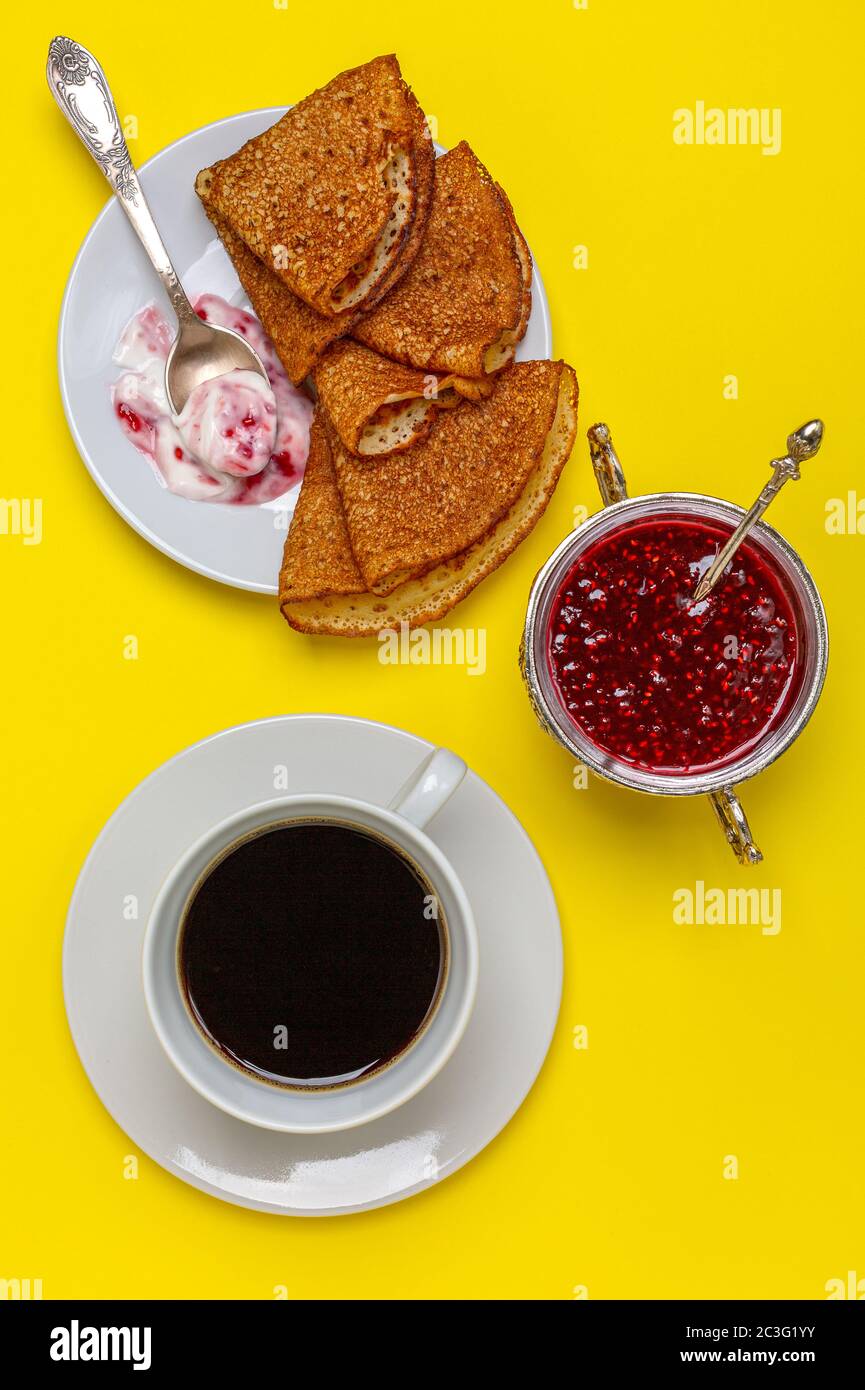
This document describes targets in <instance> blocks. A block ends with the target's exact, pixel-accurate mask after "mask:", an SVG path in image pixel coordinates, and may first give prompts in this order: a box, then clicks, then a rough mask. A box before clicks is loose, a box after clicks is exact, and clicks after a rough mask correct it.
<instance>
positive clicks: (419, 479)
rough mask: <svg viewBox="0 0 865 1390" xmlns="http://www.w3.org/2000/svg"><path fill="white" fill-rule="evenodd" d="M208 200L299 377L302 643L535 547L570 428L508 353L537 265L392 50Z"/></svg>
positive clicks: (296, 616) (290, 118) (283, 601)
mask: <svg viewBox="0 0 865 1390" xmlns="http://www.w3.org/2000/svg"><path fill="white" fill-rule="evenodd" d="M196 189H197V191H198V194H199V196H200V198H201V200H202V202H203V204H204V207H205V209H206V211H207V214H208V216H209V217H210V218H211V220H212V222H213V223H214V225H215V227H216V229H217V231H218V232H219V235H220V237H221V239H222V241H223V244H224V246H225V248H226V250H227V251H228V254H229V255H230V257H231V259H232V261H233V263H234V266H235V269H236V270H237V273H238V276H239V278H240V280H241V283H242V284H243V286H244V289H245V290H246V292H247V294H248V295H249V298H250V300H251V303H252V306H253V309H254V310H255V312H256V314H257V315H258V317H259V319H260V320H261V322H262V324H263V326H264V328H265V329H266V331H267V332H268V334H269V335H270V337H271V338H272V339H273V342H274V345H275V347H276V350H277V353H278V354H279V357H280V358H281V360H282V362H283V364H284V366H285V368H286V371H287V372H288V374H289V376H290V377H291V378H292V380H293V381H294V382H295V383H296V384H299V383H300V382H302V381H304V380H306V379H307V378H308V377H311V380H312V383H313V385H314V389H315V393H316V396H317V404H316V409H315V415H314V419H313V424H312V431H311V438H310V453H309V460H308V463H307V468H306V473H305V476H304V481H303V485H302V488H301V492H300V496H299V498H298V502H297V507H296V510H295V514H294V517H293V520H292V525H291V529H290V531H289V534H288V537H287V540H286V545H285V555H284V560H283V567H282V571H281V574H280V585H279V598H280V607H281V609H282V611H283V613H284V615H285V617H286V618H287V619H288V622H289V623H290V624H291V625H292V627H295V628H297V629H299V630H300V631H304V632H315V633H331V634H340V635H346V636H361V635H366V634H370V633H375V632H377V631H380V630H381V629H382V628H385V627H392V626H393V625H394V624H399V623H400V622H406V623H408V624H410V625H411V626H417V625H419V624H421V623H425V622H429V621H432V620H434V619H438V618H441V617H443V616H444V615H445V614H446V613H447V612H448V611H449V610H450V609H451V608H452V607H453V606H454V604H455V603H458V602H459V601H460V599H462V598H463V597H465V595H466V594H467V593H468V592H469V591H470V590H471V589H472V588H474V586H475V585H476V584H477V583H479V582H480V580H481V579H483V578H484V577H485V576H486V575H487V574H489V573H490V572H491V571H492V570H493V569H495V568H496V567H497V566H498V565H499V564H501V562H502V561H503V560H504V559H505V558H506V557H507V556H508V555H509V554H510V552H511V551H512V550H513V549H514V548H515V546H517V545H518V544H519V543H520V541H521V540H523V539H524V537H525V536H526V535H528V533H529V531H530V530H531V529H532V527H533V526H534V525H535V523H536V521H537V520H538V518H539V517H540V516H541V514H542V513H543V510H544V508H545V507H546V504H547V502H548V501H549V498H550V496H551V495H552V492H553V489H554V487H555V485H556V482H557V480H558V477H559V474H560V472H561V470H562V468H563V466H564V464H565V462H566V461H567V458H568V456H569V454H570V451H571V448H572V446H573V442H574V437H575V434H576V408H577V383H576V378H575V376H574V373H573V371H572V369H571V368H570V367H568V366H567V365H566V364H565V363H563V362H520V363H514V360H513V359H514V354H515V351H516V347H517V344H518V343H519V342H520V340H521V339H522V337H523V336H524V334H525V331H526V327H527V325H528V320H529V313H530V310H531V274H532V266H531V257H530V255H529V251H528V247H527V246H526V244H525V241H524V240H523V237H522V235H521V233H520V231H519V228H518V227H517V224H516V221H515V219H514V215H513V212H512V210H511V206H510V203H509V202H508V199H507V197H506V195H505V194H504V192H503V190H502V189H501V188H500V187H499V186H498V184H496V183H495V182H494V181H493V180H492V178H491V177H490V175H489V174H488V172H487V170H486V169H485V168H484V166H483V165H482V164H481V163H480V161H479V160H478V159H477V158H476V156H475V155H474V154H473V152H472V151H471V149H470V148H469V146H468V145H467V144H465V143H462V144H460V145H458V146H456V147H455V148H454V149H453V150H451V151H450V152H449V153H448V154H445V155H443V156H442V157H441V158H440V159H435V157H434V151H433V148H432V143H431V141H430V139H429V136H428V133H427V130H426V123H425V120H424V117H423V113H422V112H421V110H420V107H419V106H418V104H417V102H416V100H415V98H414V96H413V95H412V93H411V91H410V89H409V88H408V86H407V85H406V84H405V82H404V81H403V78H402V75H401V73H400V70H399V65H398V63H397V61H396V58H394V57H392V56H391V57H385V58H377V59H374V60H373V61H372V62H371V63H367V64H365V65H364V66H363V67H361V68H356V69H353V70H352V71H350V72H346V73H342V74H341V75H340V76H339V77H337V78H335V79H334V80H333V81H332V82H331V83H329V84H328V86H326V87H324V88H322V89H321V90H320V91H318V92H315V93H313V95H312V96H310V97H307V98H306V100H305V101H302V102H300V103H299V105H297V106H295V107H293V108H292V109H291V110H290V111H289V112H287V114H286V115H285V116H284V117H283V118H282V119H281V120H280V121H278V122H277V124H276V125H275V126H273V127H272V128H271V129H270V130H268V131H266V132H265V133H264V134H263V135H261V136H259V137H257V139H255V140H251V141H250V142H249V143H248V144H247V145H245V146H244V147H243V148H242V149H241V150H239V151H238V153H237V154H235V155H232V156H231V157H230V158H228V159H226V160H223V161H222V162H221V163H219V164H217V165H214V166H213V168H211V169H205V170H203V171H202V173H201V174H199V176H198V179H197V181H196Z"/></svg>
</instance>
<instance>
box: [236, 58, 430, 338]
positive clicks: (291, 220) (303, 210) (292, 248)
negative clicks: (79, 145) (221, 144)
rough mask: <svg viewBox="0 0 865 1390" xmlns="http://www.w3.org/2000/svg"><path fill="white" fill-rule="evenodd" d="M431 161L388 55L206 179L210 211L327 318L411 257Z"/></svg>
mask: <svg viewBox="0 0 865 1390" xmlns="http://www.w3.org/2000/svg"><path fill="white" fill-rule="evenodd" d="M434 163H435V155H434V151H433V146H432V142H431V140H430V138H429V133H428V131H427V129H426V122H425V119H424V115H423V112H422V111H421V109H420V107H419V105H418V103H417V101H416V99H415V97H414V95H413V93H412V91H411V89H410V87H409V86H408V84H407V83H406V82H405V81H404V80H403V77H402V74H401V72H400V68H399V63H398V62H397V60H396V58H395V57H394V56H393V54H390V55H388V56H386V57H381V58H375V59H373V60H372V62H369V63H365V64H364V65H363V66H362V67H358V68H352V69H351V70H350V71H348V72H343V73H340V74H339V76H338V77H335V78H334V79H333V81H332V82H329V83H328V84H327V86H326V87H322V88H320V89H319V90H318V91H316V92H313V93H312V95H311V96H308V97H306V98H305V99H304V100H303V101H301V102H299V103H298V104H297V106H294V107H292V108H291V110H289V111H287V112H286V114H285V115H284V116H283V117H282V118H281V120H279V121H277V122H276V124H275V125H273V126H271V127H270V129H269V130H266V131H265V132H264V133H263V134H262V135H259V136H256V137H255V139H253V140H249V141H248V142H247V143H246V144H245V145H244V146H243V148H242V149H240V150H238V151H237V153H236V154H233V155H230V156H229V157H228V158H227V159H223V160H221V161H220V162H219V163H218V164H215V165H214V166H213V167H212V169H210V170H209V171H208V178H209V189H208V198H209V202H210V205H211V206H212V207H213V209H214V210H215V211H216V213H217V214H218V215H219V217H220V218H222V219H223V220H224V222H225V223H226V224H227V225H228V226H229V227H230V228H231V230H232V231H233V232H234V233H235V234H236V235H237V236H238V237H240V239H241V240H242V241H244V242H245V243H246V245H247V246H248V247H249V249H250V250H251V251H252V252H253V253H254V254H255V255H256V256H257V257H258V259H259V260H260V261H262V262H263V263H264V265H265V266H267V267H268V268H269V269H270V270H272V271H273V272H274V274H275V275H276V276H277V278H278V279H279V280H280V281H281V283H283V284H284V285H285V286H286V287H287V288H288V289H289V290H291V292H292V293H293V294H295V295H297V296H298V297H299V298H300V299H302V300H304V302H305V303H307V304H308V305H310V307H311V308H313V309H315V310H316V311H317V313H319V314H321V315H322V316H324V317H325V318H333V317H334V316H336V315H340V314H342V313H344V312H345V311H347V310H351V309H357V308H360V307H361V306H363V305H369V304H371V303H372V302H373V296H374V295H375V294H376V292H379V293H384V292H385V291H386V290H387V289H388V288H390V287H391V286H392V285H393V284H394V283H395V282H396V280H397V278H398V276H399V275H401V274H402V273H404V271H405V270H406V269H407V267H408V265H409V264H410V262H411V259H412V258H413V256H414V255H415V254H416V253H417V250H418V248H419V246H420V242H421V239H422V236H423V231H424V226H425V223H426V220H427V214H428V211H429V204H430V199H431V195H432V183H433V165H434Z"/></svg>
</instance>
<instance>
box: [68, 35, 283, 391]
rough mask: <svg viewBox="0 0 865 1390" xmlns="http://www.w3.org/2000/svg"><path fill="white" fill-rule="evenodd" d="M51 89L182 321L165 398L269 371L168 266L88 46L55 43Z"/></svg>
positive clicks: (102, 76) (169, 365)
mask: <svg viewBox="0 0 865 1390" xmlns="http://www.w3.org/2000/svg"><path fill="white" fill-rule="evenodd" d="M47 75H48V85H49V87H50V88H51V91H52V94H53V96H54V99H55V101H56V102H57V105H58V106H59V107H60V110H61V111H62V112H63V114H64V116H65V117H66V119H67V120H68V121H69V124H70V125H71V126H72V129H73V130H74V131H75V133H76V135H77V136H78V137H79V139H80V140H81V142H82V144H83V145H84V147H85V149H86V150H87V151H88V152H89V153H90V154H91V155H92V156H93V158H94V159H95V160H96V163H97V164H98V165H99V167H100V169H101V170H102V172H103V174H104V175H105V177H106V178H107V180H108V182H109V183H110V184H111V187H112V188H113V189H114V192H115V193H116V195H117V198H118V201H119V203H120V206H121V207H122V208H123V211H124V212H125V213H126V216H127V217H128V218H129V221H130V223H131V225H132V228H133V230H134V231H135V233H136V235H137V236H138V239H139V241H140V242H141V244H142V246H143V247H144V249H145V251H146V252H147V254H148V256H149V257H150V260H151V263H152V265H153V268H154V270H155V271H156V273H157V275H158V276H159V278H160V280H161V281H162V283H163V285H164V286H165V290H166V293H167V295H168V298H169V299H170V301H171V306H172V308H173V309H174V312H175V314H176V315H177V323H178V332H177V337H176V338H175V340H174V342H173V344H172V347H171V351H170V352H169V354H168V360H167V362H166V364H165V394H166V396H167V397H168V403H169V405H170V406H171V409H172V410H173V411H174V413H175V414H178V413H179V412H180V411H181V410H182V409H183V407H184V405H185V404H186V401H187V399H188V397H189V394H190V392H191V391H192V390H193V388H194V387H196V386H198V385H199V384H200V383H201V382H202V381H209V380H210V378H211V377H215V376H222V375H224V373H225V372H230V371H233V370H235V369H237V368H240V369H241V370H244V371H249V372H257V373H258V374H259V375H260V376H263V377H264V379H265V381H267V372H266V371H265V370H264V367H263V366H262V364H261V361H260V359H259V357H258V355H257V353H255V352H253V350H252V348H251V347H250V346H249V344H248V343H247V342H245V341H244V339H243V338H241V336H240V335H239V334H238V333H234V332H232V330H231V329H230V328H218V327H217V326H216V325H215V324H212V323H204V322H203V320H202V319H200V318H199V317H198V315H197V314H196V312H195V310H194V309H193V307H192V305H191V304H190V302H189V300H188V299H187V297H186V293H185V291H184V289H183V286H182V285H181V283H180V280H179V278H178V275H177V271H176V270H175V269H174V266H173V265H172V264H171V259H170V257H169V255H168V252H167V251H166V249H165V246H164V244H163V241H162V238H161V237H160V235H159V232H158V231H157V229H156V223H155V222H154V220H153V216H152V214H151V211H150V208H149V207H148V206H147V202H146V200H145V197H144V193H143V192H142V189H141V184H140V183H139V181H138V174H137V173H136V171H135V168H134V166H133V163H132V159H131V157H130V154H129V150H128V148H127V145H126V141H125V140H124V138H123V131H122V129H121V127H120V121H119V119H118V116H117V109H116V107H115V105H114V99H113V97H112V95H111V90H110V88H109V86H108V82H107V81H106V78H105V74H104V72H103V71H102V69H101V67H100V66H99V64H98V63H97V61H96V59H95V58H94V57H93V54H92V53H88V51H87V49H86V48H82V46H81V44H78V43H75V42H74V41H73V40H72V39H66V38H62V37H59V38H56V39H52V41H51V45H50V47H49V49H48V74H47Z"/></svg>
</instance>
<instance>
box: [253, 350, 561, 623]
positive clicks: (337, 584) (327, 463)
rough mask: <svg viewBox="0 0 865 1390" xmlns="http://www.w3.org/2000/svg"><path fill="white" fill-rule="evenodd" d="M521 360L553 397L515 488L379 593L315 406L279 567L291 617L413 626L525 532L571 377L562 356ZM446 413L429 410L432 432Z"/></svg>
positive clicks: (556, 446) (550, 487)
mask: <svg viewBox="0 0 865 1390" xmlns="http://www.w3.org/2000/svg"><path fill="white" fill-rule="evenodd" d="M523 365H525V366H527V367H534V366H538V365H540V366H543V367H545V368H546V369H548V380H549V383H550V384H552V383H555V406H554V412H553V418H552V422H551V424H550V427H549V430H548V432H547V435H546V438H545V439H544V441H543V444H542V447H541V449H540V452H539V453H538V454H537V455H536V456H534V457H533V458H532V461H531V466H530V467H529V468H528V470H527V473H526V476H525V478H524V482H523V487H522V490H521V492H520V493H519V495H518V496H517V497H516V499H515V500H514V501H513V502H512V503H511V505H510V506H509V507H508V509H507V510H506V511H505V512H504V513H503V514H502V515H500V516H499V517H498V518H497V520H496V521H495V522H494V523H493V524H492V525H491V526H490V527H489V529H488V530H486V531H485V532H484V533H483V534H482V535H479V536H478V537H477V538H476V539H475V540H474V541H473V543H472V544H470V545H468V546H467V547H466V549H464V550H462V551H460V552H459V553H457V554H452V555H451V556H450V557H449V558H447V559H444V560H442V561H440V562H438V563H435V564H434V565H433V566H432V567H431V568H429V569H427V570H426V571H425V572H424V573H422V574H418V575H417V576H412V577H409V578H406V579H405V580H404V581H403V583H401V584H399V585H398V586H397V587H396V588H394V589H393V590H392V591H391V592H390V593H389V594H388V595H386V596H385V595H380V594H375V593H371V592H368V591H367V590H366V580H365V578H364V575H363V572H362V570H361V568H360V565H359V563H358V561H357V559H356V558H355V555H354V552H353V550H352V543H351V540H350V533H349V528H348V525H347V522H346V516H345V512H344V510H343V505H342V498H341V494H340V489H339V485H338V482H337V472H336V468H335V466H334V462H333V457H332V454H331V451H330V447H329V444H330V441H332V440H333V438H334V432H333V429H332V427H329V426H327V427H326V426H325V422H324V418H323V413H322V411H321V408H320V407H319V408H318V409H317V410H316V416H315V419H314V421H313V439H314V447H311V449H310V459H309V463H308V464H307V472H306V474H305V476H304V481H303V486H302V488H301V492H300V497H299V499H298V505H297V509H296V511H295V514H294V518H293V520H292V524H291V529H290V531H289V534H288V537H287V538H286V544H285V553H284V557H283V565H282V570H281V573H280V577H279V603H280V608H281V610H282V613H283V615H284V617H285V618H286V620H287V621H288V623H289V624H290V626H291V627H293V628H295V629H296V630H297V631H299V632H306V633H313V634H328V635H331V636H343V637H366V636H371V635H374V634H375V633H377V632H380V631H381V630H382V629H383V628H391V627H395V626H396V627H398V626H399V624H400V623H403V622H404V623H407V624H408V625H409V626H410V627H419V626H421V625H422V624H424V623H428V622H435V621H438V620H439V619H441V618H443V617H444V616H445V615H446V614H447V613H449V612H450V610H451V609H452V608H453V607H455V605H456V604H458V603H459V602H460V601H461V600H462V599H464V598H465V597H466V595H467V594H469V593H470V592H471V590H472V589H474V588H475V586H476V585H477V584H479V583H480V582H481V580H483V579H485V578H486V577H487V575H489V574H491V573H492V571H493V570H495V569H497V568H498V566H499V565H501V564H502V563H503V561H504V560H506V559H507V557H508V556H509V555H510V554H511V553H512V551H513V550H515V549H516V547H517V546H518V545H519V544H520V542H521V541H523V540H525V538H526V536H528V535H529V533H530V532H531V530H532V529H533V527H534V526H535V525H536V523H537V522H538V520H539V519H540V517H541V516H542V515H543V513H544V511H545V509H546V506H547V503H548V502H549V500H550V498H551V497H552V494H553V491H554V490H555V486H556V483H557V482H558V479H559V475H560V474H561V471H562V469H563V467H564V465H565V463H566V462H567V460H568V457H569V455H570V452H571V449H572V448H573V445H574V440H575V438H576V430H577V380H576V377H575V375H574V372H573V370H572V369H571V368H570V367H568V366H566V365H565V363H562V362H556V363H543V364H536V363H525V364H523ZM517 370H518V369H517V368H514V372H516V371H517ZM536 385H537V383H536ZM482 408H483V406H481V407H480V409H482ZM474 413H475V412H473V411H471V410H470V409H469V408H467V407H462V408H461V409H460V411H459V412H458V414H461V415H464V416H469V415H470V414H474ZM449 418H451V417H449V416H443V417H441V418H440V419H439V420H437V421H436V423H435V427H434V430H433V432H432V433H433V434H434V433H435V432H436V431H438V430H439V429H440V428H441V426H442V424H444V423H446V422H447V420H448V419H449ZM413 452H414V451H413V450H410V451H409V452H408V453H407V454H405V455H403V456H402V459H403V461H406V462H407V461H408V460H409V459H410V458H411V454H412V453H413ZM367 466H369V465H367Z"/></svg>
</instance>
